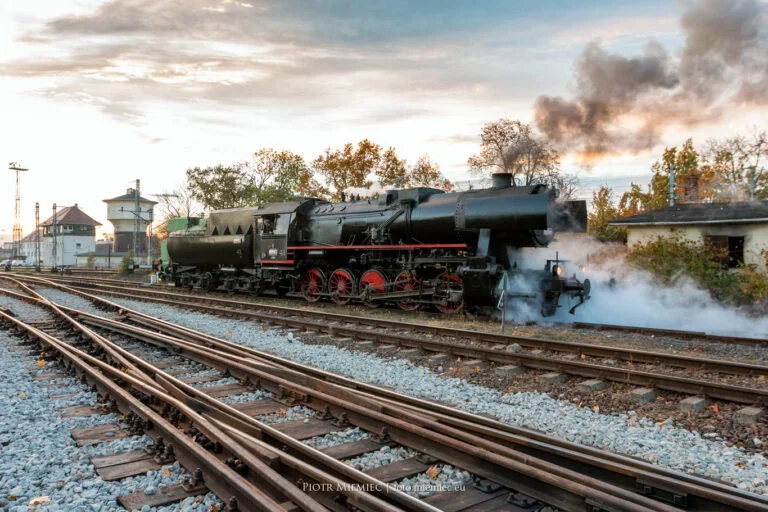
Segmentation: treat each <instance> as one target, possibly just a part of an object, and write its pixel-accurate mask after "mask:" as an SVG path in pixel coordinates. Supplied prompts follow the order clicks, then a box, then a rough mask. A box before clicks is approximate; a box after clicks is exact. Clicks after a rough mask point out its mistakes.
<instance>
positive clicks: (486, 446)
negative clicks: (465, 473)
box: [99, 319, 674, 510]
mask: <svg viewBox="0 0 768 512" xmlns="http://www.w3.org/2000/svg"><path fill="white" fill-rule="evenodd" d="M99 323H102V325H103V326H105V327H106V326H107V325H108V324H113V326H114V327H117V328H118V329H120V330H121V331H122V332H125V331H124V329H125V327H127V326H125V325H124V324H120V323H119V322H114V321H111V320H107V319H103V320H101V321H100V322H99ZM114 324H119V325H114ZM118 332H120V331H118ZM136 334H137V335H140V336H148V335H151V333H150V332H149V331H146V330H143V329H141V330H140V331H137V333H136ZM156 339H157V340H159V339H160V337H157V338H156ZM173 346H174V347H175V348H177V349H180V350H181V352H182V353H185V354H186V355H187V356H188V357H189V355H188V354H189V353H191V354H194V355H195V356H196V357H197V358H200V359H204V360H207V361H208V362H209V364H210V362H213V363H214V364H215V365H216V364H218V365H222V366H224V367H226V369H227V371H228V372H229V373H230V374H232V375H238V373H240V372H242V373H244V374H246V375H247V376H249V377H252V378H255V379H258V380H259V382H260V383H261V385H262V386H263V387H266V388H267V389H270V387H271V388H272V389H270V391H272V392H273V393H276V394H279V393H280V392H281V391H282V392H285V390H291V392H292V393H293V394H294V396H306V397H309V398H308V400H307V401H306V405H307V406H309V407H312V408H314V409H316V410H323V409H324V406H325V405H330V406H332V407H338V408H340V409H342V410H343V411H344V412H345V413H346V414H347V415H348V417H349V420H350V422H352V423H353V424H357V423H356V421H355V418H356V420H357V421H358V422H360V423H359V424H358V426H361V427H363V428H366V430H375V427H376V426H377V425H379V424H386V425H387V426H388V427H389V428H390V436H391V437H392V439H393V440H395V441H397V442H401V443H402V444H405V445H406V446H412V447H415V448H417V449H420V450H421V451H425V452H426V453H428V454H430V455H433V456H435V457H437V458H439V459H441V460H446V461H448V462H450V463H452V464H455V465H457V466H459V467H464V468H465V469H469V470H471V471H473V472H475V473H477V474H480V475H481V476H484V477H485V478H489V479H490V480H492V481H496V482H499V483H503V484H504V485H505V486H506V487H510V488H513V489H514V488H517V489H521V486H522V487H523V489H524V490H523V492H526V493H527V494H530V495H532V496H534V497H537V498H538V499H541V500H542V501H545V502H550V503H552V502H553V501H554V500H553V495H552V494H551V493H552V491H549V493H542V492H541V491H539V489H538V486H531V484H530V483H527V484H526V483H525V482H526V481H528V480H530V479H531V478H533V479H536V480H539V481H541V482H543V483H545V484H548V485H550V486H552V485H555V486H556V487H555V489H561V490H567V491H569V492H571V493H573V494H576V495H580V496H585V497H587V498H589V499H590V500H595V501H597V502H600V503H605V504H607V505H614V506H620V507H623V508H622V510H633V509H634V507H633V506H630V505H629V504H631V503H638V504H642V507H643V508H642V509H643V510H674V509H673V508H671V507H667V506H666V505H663V504H661V503H658V502H656V501H653V500H650V499H648V498H645V497H642V496H640V495H637V494H634V493H629V492H627V491H625V490H624V489H620V488H616V487H615V486H609V485H606V484H605V483H603V482H600V481H599V480H595V479H592V478H589V477H586V476H584V475H581V474H579V473H577V472H573V471H571V470H566V469H563V468H561V467H558V466H556V465H554V464H551V463H548V462H545V461H541V460H536V459H533V458H531V457H530V456H528V455H524V454H521V453H519V452H517V451H515V450H512V449H509V448H505V447H502V446H500V445H498V444H495V443H493V442H490V441H488V440H484V439H481V438H477V437H475V436H472V435H469V434H467V433H466V432H463V431H461V430H459V429H455V428H452V427H448V426H446V425H440V424H438V423H437V422H433V421H430V420H429V419H428V418H426V417H423V416H421V415H417V414H413V413H407V412H404V411H399V412H398V416H402V418H395V417H394V416H393V415H392V414H391V412H390V411H387V410H385V409H382V408H381V406H380V405H379V404H377V403H376V401H374V400H370V399H365V398H363V397H359V396H357V397H355V396H354V395H352V394H350V392H349V390H347V389H345V388H343V387H341V386H339V385H336V384H332V383H328V382H324V381H319V380H318V379H315V378H314V377H309V376H306V375H304V374H301V373H299V372H296V371H294V370H289V369H284V368H280V367H278V366H274V365H265V364H263V363H261V362H259V361H256V360H255V359H246V358H241V357H238V356H234V355H232V354H225V355H223V356H220V355H217V354H216V353H215V352H214V351H213V350H212V349H210V348H203V347H200V346H199V345H195V344H192V343H189V342H186V341H184V340H175V341H174V342H173ZM270 384H271V386H270ZM192 389H194V388H191V389H190V391H191V390H192ZM199 393H200V394H202V392H199ZM352 399H354V400H352ZM318 402H320V403H318ZM364 418H367V419H368V421H364ZM243 419H244V418H243ZM372 421H373V422H374V423H372ZM414 437H415V438H418V441H416V442H414V441H412V440H411V439H413V438H414ZM409 440H410V442H409ZM446 447H447V448H449V449H450V450H453V451H459V452H463V453H464V454H465V456H464V457H457V456H456V455H455V454H454V453H452V451H450V450H446ZM470 457H471V458H470ZM474 458H476V459H479V461H483V462H484V464H480V463H479V462H475V461H473V460H472V459H474ZM489 465H490V469H489ZM494 466H498V468H497V469H494ZM505 470H506V471H507V472H514V473H516V474H518V475H519V477H523V478H522V480H523V483H522V484H521V482H520V481H519V480H515V479H510V477H507V476H506V475H505V474H504V472H505ZM526 487H528V488H527V489H526ZM603 489H605V490H603ZM609 493H611V494H609ZM559 494H561V495H563V492H560V493H559ZM573 498H574V497H571V500H573ZM560 500H561V501H560V502H559V503H557V502H556V503H553V504H555V505H557V506H560V507H564V508H565V509H566V510H583V508H582V507H583V503H581V502H578V501H563V500H562V498H560ZM628 502H629V504H628ZM574 507H576V508H574ZM627 507H628V508H627Z"/></svg>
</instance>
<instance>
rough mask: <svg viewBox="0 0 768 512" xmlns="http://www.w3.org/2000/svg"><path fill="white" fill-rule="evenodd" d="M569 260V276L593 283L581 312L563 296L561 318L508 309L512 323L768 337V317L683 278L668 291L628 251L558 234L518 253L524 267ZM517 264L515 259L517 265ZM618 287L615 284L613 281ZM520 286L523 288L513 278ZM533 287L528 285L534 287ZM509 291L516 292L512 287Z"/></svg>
mask: <svg viewBox="0 0 768 512" xmlns="http://www.w3.org/2000/svg"><path fill="white" fill-rule="evenodd" d="M556 253H557V254H559V257H560V258H562V259H565V260H568V262H567V263H565V275H568V276H571V275H572V274H574V273H575V274H576V276H577V277H578V278H579V280H583V279H584V278H585V277H587V278H589V280H590V282H591V284H592V291H591V293H590V296H591V298H590V299H589V300H588V301H587V302H586V303H585V304H583V305H582V306H580V307H579V308H577V309H576V312H575V315H570V314H569V313H568V310H569V309H570V308H571V306H573V305H575V304H576V302H577V300H571V301H570V302H569V299H568V298H567V297H565V296H564V297H561V299H560V305H561V307H560V308H559V309H558V312H557V314H556V315H555V316H554V317H548V318H543V317H542V316H541V314H540V312H539V311H538V308H536V307H531V306H530V305H525V306H522V307H517V308H514V309H513V308H512V307H511V306H512V303H513V302H515V301H512V302H510V308H509V309H508V313H507V318H508V319H509V320H511V321H514V322H520V323H523V322H530V321H538V322H541V323H554V322H565V323H569V322H575V321H578V322H594V323H602V324H617V325H627V326H638V327H656V328H662V329H678V330H686V331H698V332H706V333H709V334H721V335H731V336H744V337H753V338H768V318H765V317H757V318H756V317H754V316H749V315H747V314H746V313H745V312H744V311H741V310H739V309H738V308H734V307H727V306H724V305H723V304H721V303H719V302H718V301H716V300H715V299H713V298H712V296H711V295H710V294H709V293H708V292H707V291H705V290H702V289H701V288H699V287H697V286H696V284H695V283H693V282H692V281H691V280H689V279H685V278H681V279H678V280H677V282H676V285H675V286H673V287H663V286H661V285H660V284H659V283H658V282H656V281H655V280H654V279H653V277H652V276H651V275H650V274H649V273H647V272H644V271H640V270H637V269H633V268H632V267H630V266H629V265H628V264H627V263H626V262H625V260H624V254H623V249H622V248H621V247H620V246H617V245H614V244H602V243H600V242H597V241H595V240H592V239H589V238H585V237H583V236H568V235H558V239H557V240H555V241H553V242H552V243H551V244H550V245H549V247H548V248H545V249H522V250H519V251H514V253H511V254H514V257H515V259H516V261H517V264H518V267H519V268H525V269H533V270H540V269H543V268H544V265H545V264H546V260H547V259H554V258H555V254H556ZM512 261H514V260H512ZM612 278H613V279H615V283H611V279H612ZM510 282H511V283H514V284H515V287H517V288H521V287H522V286H523V285H522V284H521V283H520V279H512V280H510ZM532 285H533V283H530V282H529V283H528V285H527V286H529V287H530V286H532ZM507 289H508V290H510V289H513V288H512V287H508V288H507Z"/></svg>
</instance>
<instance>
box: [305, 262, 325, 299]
mask: <svg viewBox="0 0 768 512" xmlns="http://www.w3.org/2000/svg"><path fill="white" fill-rule="evenodd" d="M324 288H325V276H324V275H323V271H322V270H320V269H319V268H311V269H309V270H307V271H306V272H305V273H304V277H303V278H302V279H301V294H302V295H303V296H304V298H305V299H307V301H309V302H317V301H318V300H320V297H321V295H320V294H321V293H323V289H324Z"/></svg>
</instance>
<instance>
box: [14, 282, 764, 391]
mask: <svg viewBox="0 0 768 512" xmlns="http://www.w3.org/2000/svg"><path fill="white" fill-rule="evenodd" d="M24 279H25V280H27V281H29V282H38V283H42V284H46V283H52V282H53V281H48V280H45V279H42V278H38V277H34V276H32V277H30V276H25V277H24ZM56 286H59V287H64V289H66V290H68V291H76V292H77V293H79V294H80V295H83V296H85V297H87V298H93V296H92V295H91V294H89V293H88V292H93V293H100V294H107V295H110V296H113V297H121V298H128V299H136V300H142V301H148V302H155V303H161V304H167V305H172V306H181V307H185V308H191V309H194V310H197V311H204V312H207V313H211V314H214V315H226V316H233V317H239V318H245V319H249V320H255V321H259V322H262V323H267V324H270V325H278V326H283V327H287V328H297V329H302V330H308V331H314V332H318V333H326V334H329V335H332V336H336V337H343V338H350V339H353V340H356V341H359V342H363V343H364V342H368V343H369V344H370V343H371V342H372V343H373V344H375V347H378V349H379V350H382V351H394V350H396V349H399V350H400V352H401V353H402V352H403V351H404V350H409V349H410V350H413V351H415V352H412V353H410V354H413V355H417V354H419V355H427V356H429V355H434V356H436V357H438V358H439V357H444V358H447V360H448V361H450V360H451V359H455V358H462V359H463V360H464V362H465V364H466V365H469V366H470V367H473V366H475V365H479V366H485V365H494V366H496V367H502V368H509V367H510V366H512V367H515V368H522V369H535V370H540V371H547V372H559V373H563V374H568V375H573V376H577V377H582V378H588V379H601V380H608V381H614V382H620V383H623V384H631V385H635V386H642V387H650V388H656V389H662V390H667V391H672V392H676V393H682V394H688V395H698V396H703V397H707V398H712V399H719V400H725V401H731V402H737V403H744V404H763V403H766V402H768V385H766V380H765V378H766V376H768V366H766V365H761V364H751V363H743V362H735V361H729V360H723V359H711V358H705V357H692V356H683V355H677V354H669V353H665V352H653V351H648V350H636V349H628V348H618V347H611V346H604V345H595V344H586V343H573V342H566V341H557V340H549V339H542V338H530V337H522V336H509V335H499V334H492V333H484V332H477V331H467V330H460V329H453V328H448V327H438V326H428V325H420V324H413V323H404V322H396V321H391V320H383V319H379V318H370V317H360V316H352V315H342V314H338V313H331V312H326V311H318V310H296V309H293V308H288V307H282V306H273V305H264V304H255V303H252V302H241V301H237V300H233V299H230V298H227V299H225V298H219V297H211V296H210V295H207V294H197V293H187V292H180V291H178V290H174V289H173V288H162V289H156V288H150V287H148V286H141V285H130V284H125V283H123V285H122V286H116V285H113V284H107V283H101V282H93V281H87V282H81V281H79V280H78V281H74V282H71V283H70V286H71V287H67V286H64V285H63V284H61V280H58V283H57V284H56ZM511 344H516V345H517V346H519V347H514V348H516V349H517V348H520V349H521V350H515V351H510V350H509V348H510V345H511ZM574 356H575V357H574ZM606 360H609V361H615V362H619V364H611V365H609V364H606V363H605V361H606ZM660 367H661V368H660ZM670 369H671V370H670ZM681 370H684V372H683V371H681ZM691 374H694V375H695V376H693V377H692V376H691Z"/></svg>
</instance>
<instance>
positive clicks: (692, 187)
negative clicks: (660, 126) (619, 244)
mask: <svg viewBox="0 0 768 512" xmlns="http://www.w3.org/2000/svg"><path fill="white" fill-rule="evenodd" d="M700 159H701V157H700V155H699V153H698V151H696V148H695V147H694V145H693V139H688V140H687V141H685V143H683V145H682V146H680V148H679V149H678V147H677V146H673V147H668V148H665V149H664V153H663V154H662V156H661V159H660V160H657V161H656V162H655V163H654V164H653V165H652V166H651V172H652V175H651V182H650V183H649V184H648V192H643V191H642V189H641V188H640V186H639V185H637V184H635V183H632V186H631V189H630V190H629V191H628V192H625V193H624V194H623V195H622V197H621V200H620V201H619V209H620V212H621V213H622V215H623V216H629V215H636V214H638V213H641V212H644V211H651V210H659V209H661V208H666V207H667V206H669V178H670V169H671V166H672V165H674V166H675V203H678V204H680V203H686V202H690V201H695V202H698V201H711V200H712V199H713V198H714V196H715V191H714V187H713V185H714V182H715V174H714V172H713V170H712V168H711V167H709V166H702V165H700Z"/></svg>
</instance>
